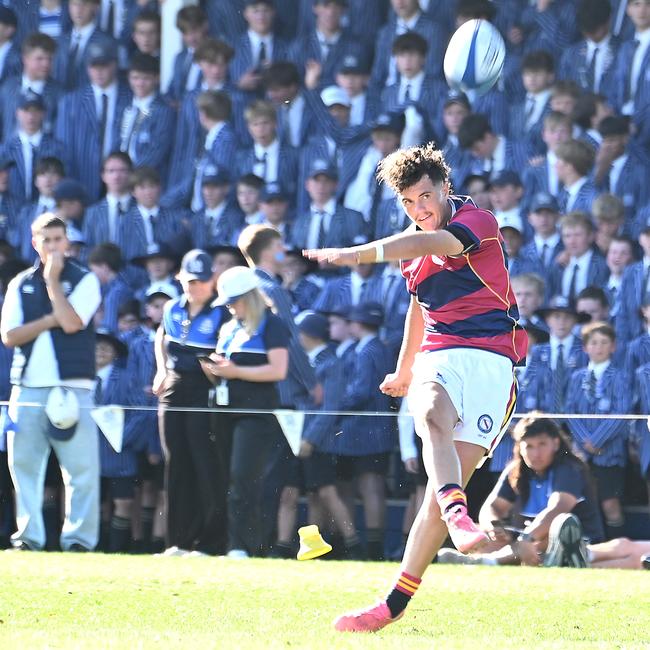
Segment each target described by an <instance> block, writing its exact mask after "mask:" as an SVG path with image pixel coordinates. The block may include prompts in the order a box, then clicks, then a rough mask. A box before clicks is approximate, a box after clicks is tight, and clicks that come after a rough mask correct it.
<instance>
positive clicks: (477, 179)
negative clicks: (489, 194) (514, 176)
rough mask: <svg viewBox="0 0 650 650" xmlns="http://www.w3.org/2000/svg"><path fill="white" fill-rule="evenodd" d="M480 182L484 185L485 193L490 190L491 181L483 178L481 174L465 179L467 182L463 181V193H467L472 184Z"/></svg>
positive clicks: (471, 175)
mask: <svg viewBox="0 0 650 650" xmlns="http://www.w3.org/2000/svg"><path fill="white" fill-rule="evenodd" d="M479 182H480V183H482V185H483V190H484V191H486V190H489V189H490V181H489V180H488V179H487V178H485V176H481V175H480V174H470V175H469V176H466V177H465V180H463V191H465V192H467V191H468V189H467V188H468V187H469V185H470V184H471V183H479Z"/></svg>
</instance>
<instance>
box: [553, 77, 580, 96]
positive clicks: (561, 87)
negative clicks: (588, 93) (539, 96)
mask: <svg viewBox="0 0 650 650" xmlns="http://www.w3.org/2000/svg"><path fill="white" fill-rule="evenodd" d="M564 95H566V96H568V97H573V99H575V100H576V101H577V100H578V99H579V98H580V95H582V89H581V88H580V86H578V85H577V84H576V83H574V82H573V81H566V80H565V81H556V82H555V83H554V84H553V88H552V90H551V97H560V96H564Z"/></svg>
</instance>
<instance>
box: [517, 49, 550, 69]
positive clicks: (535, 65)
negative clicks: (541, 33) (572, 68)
mask: <svg viewBox="0 0 650 650" xmlns="http://www.w3.org/2000/svg"><path fill="white" fill-rule="evenodd" d="M521 70H522V72H526V71H530V72H555V61H554V60H553V55H552V54H551V53H550V52H548V51H547V50H535V51H534V52H529V53H528V54H526V56H525V57H524V58H523V60H522V62H521Z"/></svg>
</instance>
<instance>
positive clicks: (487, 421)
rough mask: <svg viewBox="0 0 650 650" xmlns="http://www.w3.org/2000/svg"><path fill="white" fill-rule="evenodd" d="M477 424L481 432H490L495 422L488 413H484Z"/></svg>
mask: <svg viewBox="0 0 650 650" xmlns="http://www.w3.org/2000/svg"><path fill="white" fill-rule="evenodd" d="M476 425H477V426H478V429H479V431H480V432H481V433H490V431H492V427H493V425H494V422H493V421H492V418H491V417H490V416H489V415H488V414H487V413H484V414H483V415H481V416H480V417H479V419H478V421H477V423H476Z"/></svg>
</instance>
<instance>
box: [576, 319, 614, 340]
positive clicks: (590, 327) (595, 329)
mask: <svg viewBox="0 0 650 650" xmlns="http://www.w3.org/2000/svg"><path fill="white" fill-rule="evenodd" d="M596 334H602V335H603V336H606V337H607V338H608V339H609V340H610V341H612V342H615V341H616V332H615V331H614V328H613V327H612V326H611V325H610V324H609V323H606V322H605V321H599V320H597V321H593V322H591V323H587V324H586V325H583V326H582V329H581V330H580V335H581V336H582V343H583V345H587V343H589V339H590V338H591V337H592V336H594V335H596Z"/></svg>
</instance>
